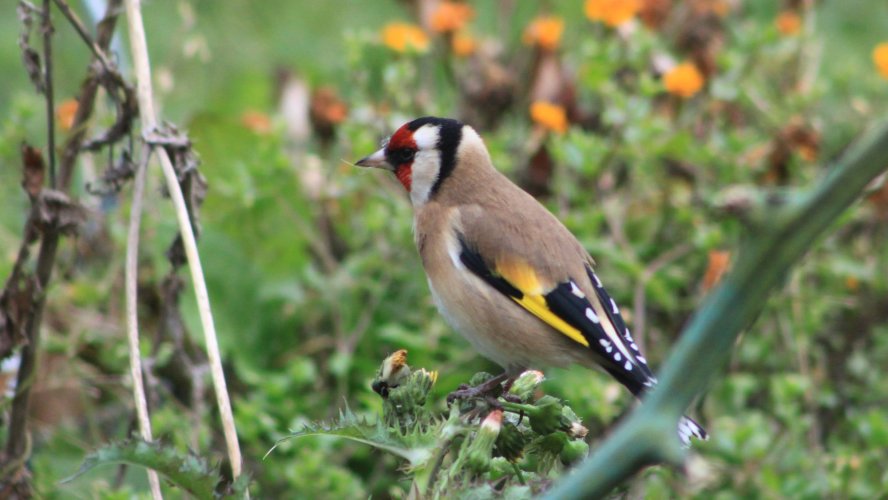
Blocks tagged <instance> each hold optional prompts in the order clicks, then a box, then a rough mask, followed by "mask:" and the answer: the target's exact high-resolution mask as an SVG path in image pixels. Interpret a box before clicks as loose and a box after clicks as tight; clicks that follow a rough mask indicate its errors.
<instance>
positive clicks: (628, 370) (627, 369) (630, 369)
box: [623, 360, 632, 372]
mask: <svg viewBox="0 0 888 500" xmlns="http://www.w3.org/2000/svg"><path fill="white" fill-rule="evenodd" d="M623 368H625V369H626V371H627V372H631V371H632V363H630V362H629V361H628V360H627V361H626V364H625V365H623Z"/></svg>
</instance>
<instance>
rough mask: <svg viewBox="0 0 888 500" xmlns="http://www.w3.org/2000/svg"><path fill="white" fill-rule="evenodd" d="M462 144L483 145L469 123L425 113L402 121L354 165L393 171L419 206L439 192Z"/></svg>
mask: <svg viewBox="0 0 888 500" xmlns="http://www.w3.org/2000/svg"><path fill="white" fill-rule="evenodd" d="M475 144H476V145H477V146H472V145H475ZM465 147H481V148H484V146H483V144H482V143H481V139H480V138H479V137H478V134H476V133H475V131H474V130H472V128H471V127H469V126H466V125H463V124H462V123H461V122H459V121H457V120H452V119H449V118H435V117H431V116H427V117H423V118H417V119H415V120H413V121H411V122H409V123H405V124H404V125H402V126H401V128H399V129H398V130H397V131H395V133H394V134H392V136H391V137H390V138H389V139H388V140H386V141H384V142H383V146H382V147H381V148H380V149H379V150H378V151H376V152H375V153H373V154H372V155H370V156H367V157H365V158H362V159H361V160H359V161H358V162H357V163H356V165H358V166H360V167H376V168H382V169H386V170H389V171H391V172H393V173H394V174H395V176H396V177H397V178H398V180H399V181H401V184H403V185H404V188H405V189H407V192H408V193H410V201H411V202H412V203H413V205H414V206H415V207H418V206H421V205H423V204H425V202H427V201H428V200H429V199H431V198H432V197H433V196H434V195H435V194H436V193H437V192H438V190H439V189H440V188H441V185H442V184H443V183H444V181H446V180H447V178H448V177H449V176H450V174H451V173H452V172H453V170H454V169H455V168H456V165H457V162H458V159H459V156H460V151H461V149H463V148H465Z"/></svg>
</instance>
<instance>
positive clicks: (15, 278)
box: [0, 0, 120, 494]
mask: <svg viewBox="0 0 888 500" xmlns="http://www.w3.org/2000/svg"><path fill="white" fill-rule="evenodd" d="M20 5H21V6H22V7H21V9H22V10H20V12H25V13H27V12H39V9H36V8H35V7H34V6H33V5H31V4H29V3H27V2H21V3H20ZM119 6H120V0H110V1H109V4H108V11H107V13H106V20H108V22H103V23H102V24H101V25H100V29H99V43H100V45H101V46H104V47H107V45H108V44H109V43H110V39H111V34H112V33H113V31H114V25H115V23H114V19H115V18H114V16H115V13H116V11H117V9H118V8H119ZM44 9H45V10H44V12H42V14H43V16H44V17H43V20H44V43H45V44H46V47H44V54H45V57H46V59H47V60H46V61H45V62H44V63H45V64H46V65H47V66H46V68H47V69H46V70H45V71H44V76H45V78H44V80H43V82H44V85H46V86H48V87H51V82H52V70H51V65H50V61H51V55H52V54H51V48H49V47H50V46H49V37H50V36H51V34H52V28H51V24H50V19H49V12H48V11H49V4H48V2H45V3H44ZM27 17H28V16H27V15H24V16H23V19H22V21H23V23H25V24H27V23H28V22H30V20H29V19H25V18H27ZM22 40H23V41H24V42H27V37H26V35H23V37H22ZM20 43H21V41H20ZM26 48H28V49H29V47H23V50H25V49H26ZM30 52H31V53H32V55H36V52H34V51H33V50H31V51H30ZM30 62H33V61H30ZM25 65H26V68H27V67H28V65H29V59H28V58H26V59H25ZM28 69H29V72H30V69H31V68H28ZM38 91H39V92H43V93H44V94H49V95H48V96H47V106H46V107H47V118H48V122H49V123H48V126H47V128H48V149H49V152H48V153H49V155H50V158H51V162H52V164H54V162H55V160H54V156H55V140H54V123H53V119H54V111H55V110H54V108H53V103H52V98H51V97H50V96H51V93H52V90H51V88H47V89H42V88H40V87H39V86H38ZM87 91H88V87H86V86H85V87H84V91H83V94H81V95H82V96H83V95H84V94H89V92H87ZM91 92H92V94H91V97H90V98H89V99H88V101H89V105H88V106H85V105H84V103H85V102H86V101H87V99H84V100H81V106H80V107H79V108H78V112H77V114H76V116H75V124H74V126H75V129H76V130H78V132H75V133H73V134H72V135H71V137H70V138H69V139H68V142H67V143H66V144H65V154H63V156H62V161H61V169H60V176H59V178H58V179H55V178H54V173H53V172H50V175H51V181H50V182H51V185H52V186H53V187H55V188H56V189H58V190H53V189H45V188H44V187H43V184H44V182H43V179H40V180H39V181H37V180H35V179H28V177H27V176H28V171H27V165H26V172H25V175H26V184H25V188H26V190H27V191H28V195H29V197H30V198H31V202H32V212H31V216H30V217H29V220H28V222H27V223H26V224H25V229H24V237H23V241H22V244H21V245H22V246H21V249H20V250H19V254H18V259H17V260H16V263H15V265H14V267H13V273H12V276H11V277H10V280H9V282H8V283H7V287H8V286H10V284H11V286H15V287H17V289H18V291H19V292H22V291H23V290H24V291H27V292H28V293H29V294H30V296H29V297H27V299H28V304H27V305H26V308H27V310H26V311H21V310H19V311H18V312H20V313H22V314H19V315H18V317H17V318H15V319H16V320H17V324H16V325H12V326H14V327H16V328H17V329H19V330H17V331H20V332H23V333H24V335H23V337H24V338H23V339H22V340H23V341H24V342H25V345H24V347H23V348H22V351H21V365H20V367H19V371H18V376H17V382H16V388H17V392H16V395H15V397H14V398H13V402H12V410H11V415H10V421H9V435H8V436H9V437H8V438H7V441H6V449H5V457H4V460H5V463H4V465H3V469H2V470H3V475H2V477H0V480H2V481H9V482H10V483H13V484H11V485H7V486H8V487H10V488H13V489H14V490H15V491H16V492H17V493H23V494H24V493H27V492H28V491H29V490H28V486H27V483H25V482H24V481H23V480H22V479H21V477H22V476H20V475H19V474H18V470H19V469H20V468H21V466H23V465H24V464H25V463H26V461H27V458H28V456H29V455H30V435H29V432H28V428H27V423H28V412H29V407H30V396H31V390H30V389H31V387H30V386H31V382H32V380H33V376H34V372H35V368H36V365H37V352H38V351H39V349H40V324H41V320H42V315H43V309H44V306H45V304H46V293H45V292H46V288H47V285H48V284H49V280H50V278H51V276H52V269H53V264H54V262H55V256H56V252H57V250H58V245H59V240H60V238H61V236H62V234H64V233H66V232H68V231H70V230H71V228H72V226H71V225H72V224H76V219H77V217H76V212H77V207H76V205H74V204H73V203H72V202H71V201H70V200H68V198H67V196H66V195H65V192H66V191H67V190H68V188H69V186H70V178H71V173H72V171H73V168H74V163H75V160H76V158H77V153H78V152H79V149H80V144H81V141H82V137H83V135H84V134H85V129H86V126H85V124H86V123H87V121H88V119H89V117H90V115H91V114H92V100H93V99H94V96H95V87H92V90H91ZM24 151H26V150H25V149H23V152H24ZM25 161H26V163H27V161H28V160H27V159H26V160H25ZM72 216H73V217H74V218H73V219H72V218H71V217H72ZM38 238H42V240H41V243H40V250H39V253H38V257H37V264H36V277H34V278H31V277H26V276H25V275H24V274H23V268H24V264H25V262H26V261H27V259H28V257H29V253H30V252H29V251H28V246H29V245H31V244H33V243H34V242H35V241H36V240H37V239H38ZM21 287H24V289H22V288H21ZM5 295H6V292H5V291H4V296H5ZM0 305H2V306H3V307H4V309H6V307H7V305H8V304H0ZM2 312H3V313H4V314H0V316H3V315H6V316H7V317H8V314H7V313H8V312H9V311H8V310H4V311H2ZM0 326H3V325H0ZM7 326H8V325H7Z"/></svg>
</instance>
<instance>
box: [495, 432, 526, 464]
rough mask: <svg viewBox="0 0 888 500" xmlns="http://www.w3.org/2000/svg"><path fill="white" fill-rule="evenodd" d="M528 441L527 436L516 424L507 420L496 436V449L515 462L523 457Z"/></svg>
mask: <svg viewBox="0 0 888 500" xmlns="http://www.w3.org/2000/svg"><path fill="white" fill-rule="evenodd" d="M527 441H528V439H527V436H525V435H524V433H523V432H521V430H520V429H518V427H517V426H516V425H515V424H513V423H511V422H505V423H503V427H502V429H500V433H499V436H498V437H497V438H496V451H497V452H498V453H499V454H500V455H502V456H503V457H504V458H505V459H506V460H508V461H510V462H514V461H516V460H518V459H519V458H521V455H522V453H523V452H524V446H525V445H526V444H527Z"/></svg>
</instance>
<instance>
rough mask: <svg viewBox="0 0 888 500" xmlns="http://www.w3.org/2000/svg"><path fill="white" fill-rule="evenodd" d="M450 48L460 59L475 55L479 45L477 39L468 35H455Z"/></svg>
mask: <svg viewBox="0 0 888 500" xmlns="http://www.w3.org/2000/svg"><path fill="white" fill-rule="evenodd" d="M450 48H451V49H452V50H453V53H454V54H455V55H457V56H458V57H466V56H470V55H472V54H474V53H475V49H476V48H478V44H477V43H476V42H475V38H474V37H473V36H472V35H470V34H468V33H461V32H460V33H454V34H453V38H452V39H451V40H450Z"/></svg>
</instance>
